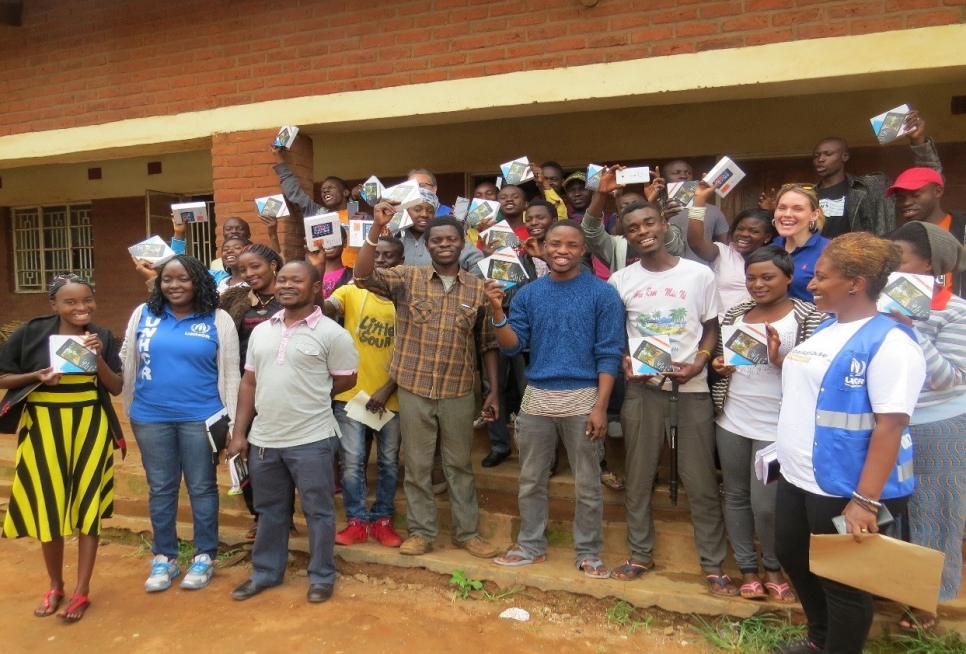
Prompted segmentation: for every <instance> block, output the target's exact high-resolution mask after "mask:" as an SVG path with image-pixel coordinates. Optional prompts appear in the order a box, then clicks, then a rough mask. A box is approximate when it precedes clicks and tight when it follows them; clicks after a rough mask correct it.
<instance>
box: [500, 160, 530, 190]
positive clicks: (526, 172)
mask: <svg viewBox="0 0 966 654" xmlns="http://www.w3.org/2000/svg"><path fill="white" fill-rule="evenodd" d="M500 170H501V171H502V172H503V179H505V180H506V183H507V184H514V185H516V184H522V183H523V182H526V181H529V180H531V179H533V171H532V170H530V160H529V159H527V158H526V157H520V158H519V159H514V160H513V161H508V162H506V163H505V164H500Z"/></svg>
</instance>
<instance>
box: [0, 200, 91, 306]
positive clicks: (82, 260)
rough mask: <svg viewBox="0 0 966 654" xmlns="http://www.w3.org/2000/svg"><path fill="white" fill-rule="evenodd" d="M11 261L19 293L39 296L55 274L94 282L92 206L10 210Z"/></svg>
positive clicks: (75, 205) (78, 205)
mask: <svg viewBox="0 0 966 654" xmlns="http://www.w3.org/2000/svg"><path fill="white" fill-rule="evenodd" d="M12 222H13V262H14V280H15V284H16V286H15V289H16V292H18V293H42V292H44V291H45V290H46V289H47V285H48V284H49V283H50V281H51V280H52V279H53V277H54V275H56V274H57V273H61V272H66V271H70V272H73V273H77V274H78V275H80V276H82V277H84V278H86V279H89V280H90V281H91V283H93V281H94V242H93V239H92V238H91V205H90V204H71V205H57V206H51V207H21V208H19V209H14V210H13V221H12Z"/></svg>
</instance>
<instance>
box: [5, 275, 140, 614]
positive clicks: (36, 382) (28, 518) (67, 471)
mask: <svg viewBox="0 0 966 654" xmlns="http://www.w3.org/2000/svg"><path fill="white" fill-rule="evenodd" d="M48 292H49V295H50V306H51V307H52V308H53V310H54V315H51V316H44V317H41V318H34V319H33V320H30V321H29V322H27V324H25V325H22V326H20V327H19V328H17V330H16V331H15V332H14V333H13V334H11V336H10V339H9V340H8V341H7V343H6V345H5V346H4V348H3V351H2V353H0V389H10V392H9V393H8V394H7V396H6V397H5V398H4V401H3V402H2V406H0V415H3V416H4V421H6V420H7V419H8V418H15V416H16V417H19V423H14V424H12V425H10V426H9V427H11V428H10V429H8V428H7V425H6V424H5V425H4V428H2V429H0V431H2V432H8V431H10V432H13V431H15V432H16V433H17V434H18V437H17V459H16V472H15V473H14V478H13V488H12V491H11V497H10V505H9V506H8V507H7V516H6V518H5V519H4V522H3V535H4V536H5V537H7V538H21V537H23V536H29V537H31V538H36V539H37V540H39V541H40V543H41V549H42V551H43V555H44V564H45V565H46V567H47V574H48V575H50V590H48V591H47V592H46V593H44V597H43V601H42V602H41V604H40V606H38V607H37V608H36V609H35V610H34V615H35V616H37V617H38V618H45V617H47V616H50V615H53V614H54V612H56V611H57V609H58V607H59V606H60V603H61V601H62V600H63V599H64V536H69V535H71V534H73V533H74V531H75V530H76V531H77V532H78V533H79V538H78V548H77V550H78V551H77V585H76V586H75V587H74V592H73V593H72V594H71V598H70V601H69V602H68V604H67V606H66V607H65V608H64V609H63V610H62V611H61V612H60V613H58V614H57V616H58V617H59V618H61V619H63V620H64V621H65V622H77V621H78V620H80V619H81V618H82V617H83V616H84V612H85V611H86V610H87V607H88V606H90V603H91V602H90V600H89V599H88V595H89V594H90V582H91V576H92V575H93V572H94V560H95V558H96V557H97V546H98V539H99V534H100V533H101V520H103V519H104V518H110V517H111V516H112V515H113V513H114V457H113V454H114V448H115V446H116V447H119V448H121V452H122V456H123V454H124V453H126V452H127V448H126V447H125V445H124V437H123V435H122V434H121V430H120V425H119V424H118V421H117V416H116V415H115V413H114V409H113V407H112V406H111V400H110V397H109V395H108V393H110V394H111V395H118V394H120V392H121V377H120V375H119V373H120V372H121V360H120V359H119V358H118V346H117V341H116V340H114V336H113V335H112V334H111V332H110V331H108V330H107V329H105V328H103V327H98V326H96V325H94V324H92V323H91V316H92V315H93V314H94V311H95V310H96V308H97V305H96V303H95V302H94V291H93V290H92V289H91V285H90V283H89V282H88V281H86V280H84V279H82V278H80V277H78V276H76V275H74V274H72V273H64V274H62V275H57V276H56V277H54V280H53V282H51V284H50V286H49V288H48ZM65 336H72V337H74V339H71V340H64V339H63V337H65ZM75 339H76V340H75ZM59 341H63V342H62V343H61V344H60V345H57V343H58V342H59ZM81 345H82V347H80V346H81ZM51 346H53V347H54V349H53V352H51ZM51 354H53V355H54V356H53V357H52V356H51ZM61 355H62V356H61ZM52 358H56V359H61V361H60V365H56V366H54V365H52V364H54V363H55V362H54V361H52V360H51V359H52ZM4 414H6V415H4ZM11 422H13V421H11Z"/></svg>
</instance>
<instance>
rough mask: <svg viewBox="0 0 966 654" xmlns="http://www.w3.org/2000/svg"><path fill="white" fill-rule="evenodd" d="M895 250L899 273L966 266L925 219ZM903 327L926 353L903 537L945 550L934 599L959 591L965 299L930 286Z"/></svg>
mask: <svg viewBox="0 0 966 654" xmlns="http://www.w3.org/2000/svg"><path fill="white" fill-rule="evenodd" d="M890 238H891V239H892V240H893V241H895V242H896V243H897V244H898V245H899V247H900V248H902V264H901V265H900V266H899V271H900V272H904V273H913V274H917V275H929V276H932V277H936V279H937V280H941V279H943V278H944V277H945V276H947V275H948V276H950V277H951V275H950V273H952V274H956V273H960V272H962V271H964V270H966V253H964V251H963V246H962V244H960V243H959V242H958V241H957V240H956V237H954V236H953V235H952V234H950V233H949V232H947V231H946V230H944V229H943V228H941V227H939V226H938V225H933V224H931V223H925V222H918V221H914V222H908V223H906V224H905V225H903V226H902V227H900V228H899V229H897V230H896V231H895V232H894V233H893V234H892V236H891V237H890ZM892 315H893V317H894V318H895V319H896V320H897V321H899V322H901V323H902V324H904V325H906V326H907V327H910V328H911V329H912V330H913V333H914V334H915V335H916V338H917V339H918V341H919V345H920V346H921V347H922V352H923V354H924V355H925V357H926V383H925V385H924V386H923V387H922V392H921V393H920V394H919V401H918V402H917V403H916V410H915V412H914V413H913V414H912V419H911V420H910V426H909V431H910V432H911V433H912V442H913V446H914V448H915V452H914V456H913V467H914V469H915V472H916V492H915V493H913V495H912V498H911V499H910V500H909V528H910V529H909V531H910V540H911V541H912V542H913V543H915V544H916V545H922V546H923V547H929V548H931V549H934V550H939V551H940V552H943V553H944V554H945V555H946V560H945V563H944V564H943V575H942V584H941V586H940V589H939V601H940V602H948V601H950V600H952V599H955V598H956V597H957V596H958V595H959V586H960V582H961V581H962V567H963V527H964V524H966V300H963V299H962V298H961V297H959V296H957V295H953V293H952V291H951V289H950V288H949V287H946V286H937V288H936V292H935V294H934V295H933V299H932V311H931V312H930V314H929V319H928V320H925V321H916V322H913V321H912V320H910V319H909V318H907V317H905V316H903V315H899V314H898V313H893V314H892ZM935 624H936V616H934V615H932V614H930V613H927V612H925V611H921V610H919V609H914V610H910V612H909V615H907V616H906V617H905V618H904V619H903V620H902V621H901V622H900V623H899V625H900V626H901V627H903V628H904V629H916V628H925V629H928V628H930V627H932V626H934V625H935Z"/></svg>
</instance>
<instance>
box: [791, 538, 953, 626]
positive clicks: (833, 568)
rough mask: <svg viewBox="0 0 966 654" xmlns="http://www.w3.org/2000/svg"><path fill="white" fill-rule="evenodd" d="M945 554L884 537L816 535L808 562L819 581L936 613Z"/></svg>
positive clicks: (812, 541) (810, 548)
mask: <svg viewBox="0 0 966 654" xmlns="http://www.w3.org/2000/svg"><path fill="white" fill-rule="evenodd" d="M945 558H946V555H945V554H943V553H942V552H939V551H937V550H931V549H929V548H928V547H921V546H919V545H913V544H912V543H906V542H905V541H901V540H896V539H895V538H889V537H888V536H883V535H881V534H868V535H867V536H865V537H864V538H863V539H862V542H861V543H856V542H855V539H854V538H853V537H852V536H851V534H812V540H811V545H810V547H809V556H808V564H809V568H810V569H811V571H812V572H814V573H815V574H817V575H818V576H820V577H825V578H827V579H831V580H832V581H837V582H839V583H842V584H846V585H849V586H852V587H854V588H858V589H860V590H864V591H866V592H869V593H872V594H873V595H878V596H880V597H887V598H889V599H891V600H894V601H896V602H899V603H900V604H907V605H909V606H912V607H915V608H917V609H922V610H923V611H928V612H929V613H932V614H935V613H936V604H937V603H938V602H939V584H940V581H941V579H942V573H943V560H944V559H945Z"/></svg>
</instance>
